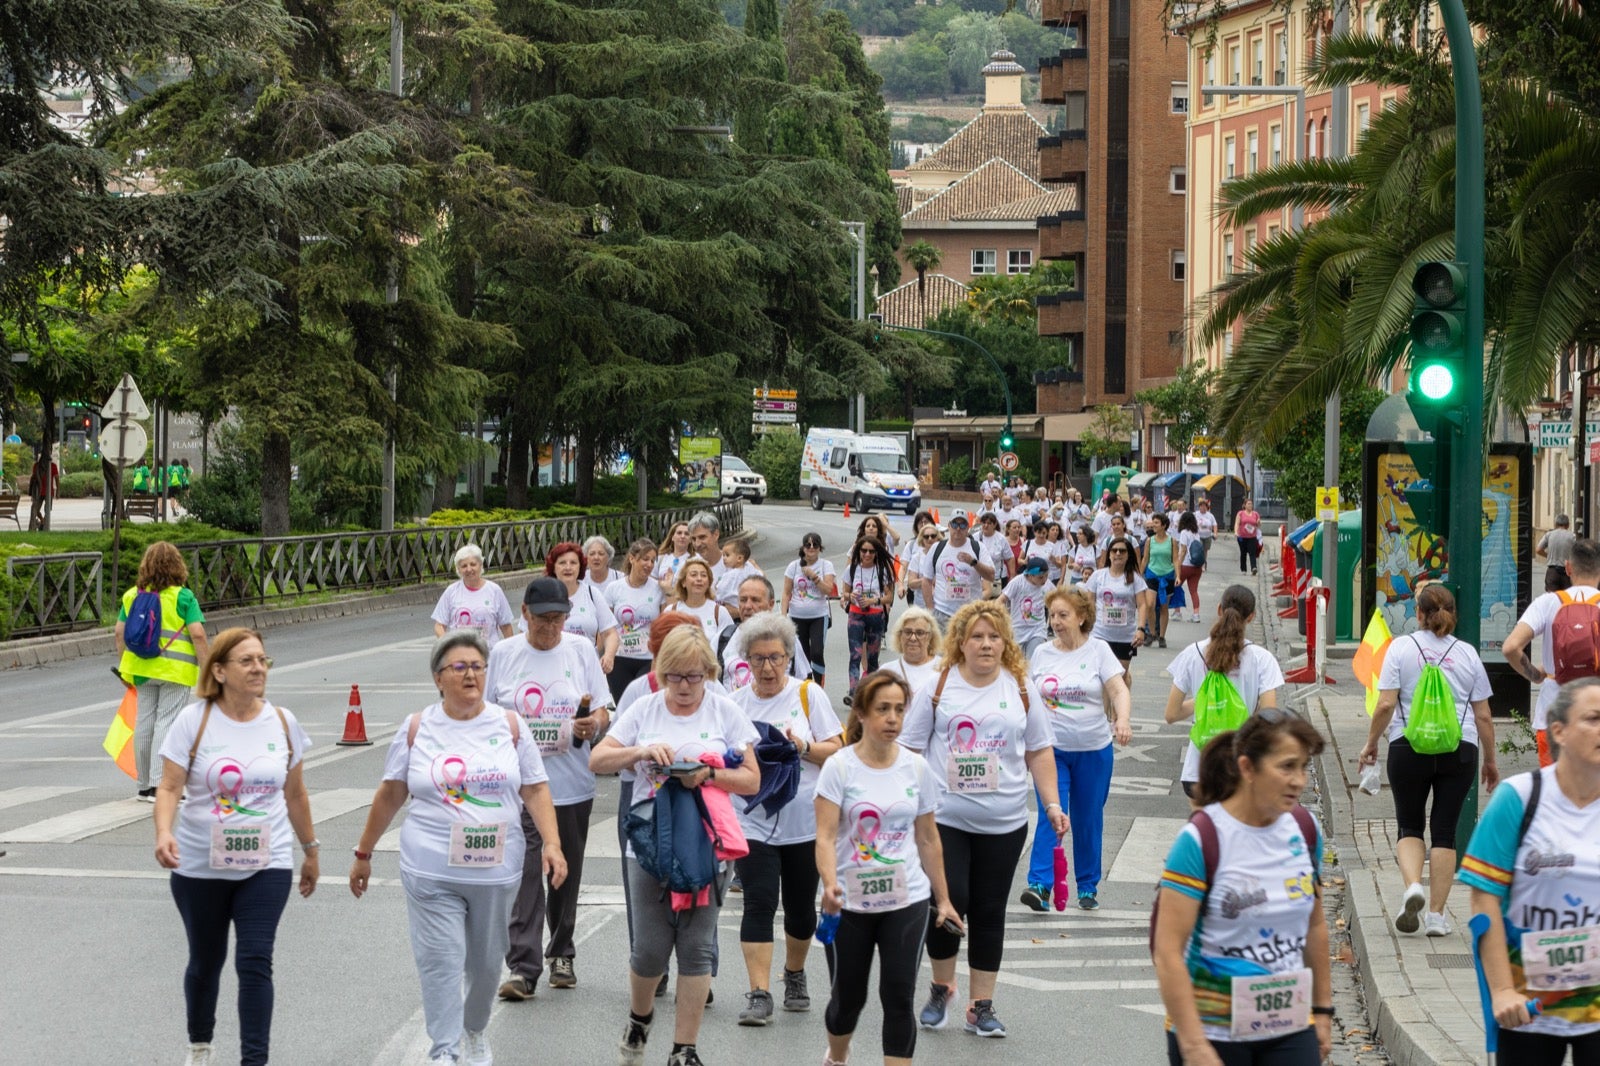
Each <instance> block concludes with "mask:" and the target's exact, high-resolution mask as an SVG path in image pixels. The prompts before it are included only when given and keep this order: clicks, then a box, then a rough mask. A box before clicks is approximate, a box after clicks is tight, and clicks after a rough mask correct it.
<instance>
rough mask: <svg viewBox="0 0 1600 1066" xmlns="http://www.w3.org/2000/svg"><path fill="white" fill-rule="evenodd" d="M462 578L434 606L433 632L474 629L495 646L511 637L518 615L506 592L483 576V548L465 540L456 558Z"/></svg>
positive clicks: (457, 570)
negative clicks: (465, 542)
mask: <svg viewBox="0 0 1600 1066" xmlns="http://www.w3.org/2000/svg"><path fill="white" fill-rule="evenodd" d="M453 562H454V565H455V568H456V573H457V574H458V575H460V579H459V580H457V581H452V582H451V583H450V584H449V586H447V587H446V588H445V590H444V593H443V595H441V596H440V597H439V602H438V603H437V604H435V605H434V608H433V635H434V636H436V637H442V636H444V635H445V633H446V632H447V631H449V630H452V629H471V630H475V631H476V632H478V633H480V634H482V635H483V641H484V644H485V645H486V646H487V647H490V648H492V647H494V646H495V645H496V644H498V643H500V641H501V640H502V639H503V638H505V637H509V636H510V635H511V632H512V626H513V625H515V624H516V621H517V615H516V612H514V611H513V610H512V609H511V603H510V602H509V601H508V600H507V599H506V594H505V592H504V591H503V590H502V589H501V588H500V586H499V585H497V584H495V583H494V582H493V581H490V580H488V579H487V578H485V577H484V576H483V549H482V548H480V547H478V546H477V545H476V544H463V545H462V546H461V547H460V548H457V549H456V554H455V557H454V559H453Z"/></svg>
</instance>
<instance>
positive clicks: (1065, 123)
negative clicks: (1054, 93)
mask: <svg viewBox="0 0 1600 1066" xmlns="http://www.w3.org/2000/svg"><path fill="white" fill-rule="evenodd" d="M1061 128H1062V129H1064V130H1085V129H1088V128H1089V94H1088V93H1068V94H1067V98H1066V101H1065V102H1064V104H1063V107H1062V117H1061Z"/></svg>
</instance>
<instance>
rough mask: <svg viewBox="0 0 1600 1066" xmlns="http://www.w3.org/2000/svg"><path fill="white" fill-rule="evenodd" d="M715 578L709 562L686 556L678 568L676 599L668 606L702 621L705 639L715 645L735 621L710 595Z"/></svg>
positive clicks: (667, 608)
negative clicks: (724, 630) (724, 628)
mask: <svg viewBox="0 0 1600 1066" xmlns="http://www.w3.org/2000/svg"><path fill="white" fill-rule="evenodd" d="M715 581H716V578H715V577H714V576H713V575H712V573H711V564H710V563H708V562H706V561H705V560H704V559H701V558H699V557H698V556H697V557H695V558H693V559H685V560H684V562H683V565H682V566H680V567H679V568H678V585H677V598H676V599H674V600H673V601H672V602H671V603H670V604H668V605H667V607H666V610H668V611H672V612H674V613H677V614H686V615H689V616H691V617H692V618H694V619H695V621H697V622H699V623H700V629H701V630H702V631H703V632H704V633H705V637H706V640H707V641H708V642H709V643H710V644H711V645H712V646H713V647H715V646H716V643H717V638H718V637H719V636H721V635H722V627H723V626H725V625H727V624H728V623H729V622H730V621H732V616H731V615H730V614H729V613H728V611H727V610H726V609H725V608H724V607H723V606H722V604H720V603H718V602H717V601H716V600H714V599H712V597H711V587H712V585H713V584H714V583H715Z"/></svg>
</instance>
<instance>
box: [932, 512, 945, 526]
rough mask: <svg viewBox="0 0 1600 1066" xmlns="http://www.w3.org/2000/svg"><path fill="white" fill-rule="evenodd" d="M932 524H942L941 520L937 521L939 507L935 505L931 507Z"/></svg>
mask: <svg viewBox="0 0 1600 1066" xmlns="http://www.w3.org/2000/svg"><path fill="white" fill-rule="evenodd" d="M933 524H934V525H936V526H939V525H943V524H944V523H943V522H941V521H939V508H937V507H935V508H934V509H933Z"/></svg>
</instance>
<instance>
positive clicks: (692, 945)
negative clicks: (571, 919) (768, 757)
mask: <svg viewBox="0 0 1600 1066" xmlns="http://www.w3.org/2000/svg"><path fill="white" fill-rule="evenodd" d="M656 674H657V676H658V677H660V679H661V691H659V692H656V693H654V694H652V695H651V696H650V697H649V698H648V699H645V700H642V701H640V702H639V703H637V704H635V705H634V706H632V707H630V708H629V709H628V713H627V714H625V715H623V716H622V717H621V718H619V719H618V720H617V722H616V724H615V725H613V726H612V728H611V732H610V733H609V734H607V735H606V737H605V739H604V740H602V741H600V743H599V744H596V745H595V746H594V748H593V749H592V750H591V752H590V754H589V768H590V769H591V770H593V771H594V772H595V773H597V774H611V773H617V772H618V771H620V770H622V769H623V768H625V767H630V766H631V767H633V768H634V771H635V777H634V781H633V802H634V803H635V804H637V803H641V802H643V801H645V800H648V799H651V798H652V797H654V795H655V793H656V790H657V789H659V788H660V787H661V786H662V785H663V784H664V783H665V782H666V779H667V777H668V776H672V777H673V778H674V779H675V780H676V781H677V782H678V783H679V784H680V785H682V786H683V787H684V788H689V789H696V788H712V789H721V790H723V791H724V792H728V793H732V794H734V795H737V796H752V795H754V794H755V793H756V792H757V791H758V790H759V789H760V787H761V769H760V766H759V764H757V762H756V755H755V742H756V729H755V726H753V725H751V724H750V721H749V719H747V718H746V717H745V715H744V712H743V711H741V710H740V709H739V707H738V705H737V704H735V703H734V702H733V701H732V700H730V699H728V698H727V697H725V696H716V695H713V694H711V693H709V692H707V691H706V682H707V681H708V680H715V678H716V676H717V657H716V653H714V652H713V651H712V650H711V645H710V644H709V643H708V642H707V641H706V639H705V637H704V634H701V633H696V632H695V631H694V630H693V629H691V628H690V627H689V626H680V627H679V628H677V629H674V630H673V631H672V632H671V633H668V634H667V636H666V639H664V640H663V641H662V642H661V649H660V651H658V652H657V653H656ZM729 751H733V752H736V753H738V754H739V755H740V756H741V757H742V759H743V762H742V763H741V764H740V765H739V766H738V767H737V768H728V769H724V768H721V767H717V766H712V765H710V764H706V765H704V766H702V767H701V768H700V769H698V770H694V771H693V772H691V773H686V774H681V775H674V774H669V773H668V772H667V771H668V768H669V767H671V766H672V764H673V763H676V762H704V758H703V757H716V758H717V760H718V761H719V762H720V761H721V756H722V755H723V754H724V753H725V752H729ZM626 850H627V851H628V853H629V858H628V879H629V881H630V882H631V886H630V889H629V891H630V893H631V898H632V900H633V914H632V919H631V926H632V931H633V947H632V950H631V951H630V953H629V959H628V999H629V1012H628V1021H627V1024H626V1026H625V1027H624V1029H623V1035H622V1045H621V1048H620V1054H619V1055H618V1061H619V1062H622V1063H625V1064H630V1066H638V1064H642V1063H643V1062H644V1050H645V1044H646V1042H647V1041H648V1040H649V1037H650V1025H651V1023H652V1022H653V1021H654V1020H655V993H656V985H657V984H658V983H659V982H660V980H661V976H662V975H663V974H664V973H666V970H667V964H668V962H669V961H670V959H671V957H672V956H673V955H676V956H677V958H678V996H677V1010H676V1016H675V1017H674V1019H673V1027H674V1031H673V1036H672V1040H673V1043H674V1045H676V1046H675V1047H674V1049H673V1050H674V1055H673V1058H674V1059H678V1058H679V1055H680V1054H682V1055H683V1058H682V1059H681V1061H684V1062H686V1063H687V1062H698V1061H699V1052H698V1051H696V1050H695V1047H694V1045H695V1041H696V1040H697V1039H698V1038H699V1033H700V1022H701V1019H702V1018H703V1017H704V1015H705V1005H706V993H708V992H710V991H711V969H712V965H713V963H714V962H715V959H716V932H717V919H718V915H719V914H720V913H721V910H722V908H721V904H720V903H719V902H718V899H719V895H720V893H717V892H712V893H710V898H709V900H708V901H707V902H706V903H703V904H701V905H699V906H695V907H690V908H689V909H687V910H681V911H678V910H674V909H673V907H672V899H671V896H670V894H669V893H668V892H667V891H666V886H665V885H663V884H662V883H661V882H659V881H657V880H656V879H655V878H653V877H651V876H650V875H649V874H647V873H646V872H645V870H644V867H643V866H641V865H639V861H638V860H637V859H636V858H634V857H633V855H632V850H633V849H632V847H631V846H630V847H629V848H627V849H626Z"/></svg>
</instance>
